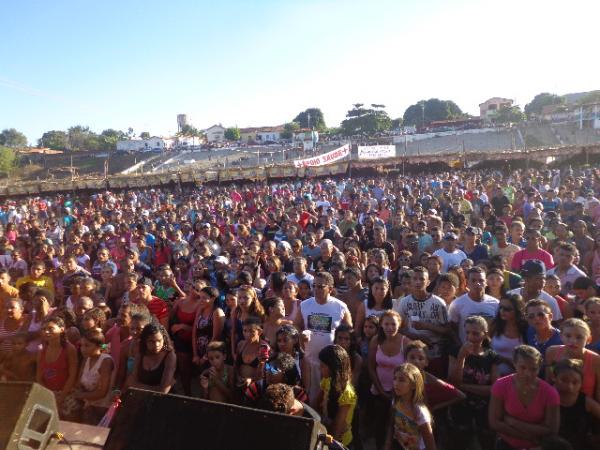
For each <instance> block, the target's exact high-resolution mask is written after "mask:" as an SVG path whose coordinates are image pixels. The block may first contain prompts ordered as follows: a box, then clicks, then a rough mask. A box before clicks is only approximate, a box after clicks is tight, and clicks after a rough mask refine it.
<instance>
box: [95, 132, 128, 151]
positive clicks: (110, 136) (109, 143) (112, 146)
mask: <svg viewBox="0 0 600 450" xmlns="http://www.w3.org/2000/svg"><path fill="white" fill-rule="evenodd" d="M126 137H127V135H126V134H125V133H123V132H122V131H120V130H114V129H112V128H108V129H107V130H104V131H103V132H102V133H100V136H99V137H98V140H99V145H100V147H101V148H102V150H105V151H115V150H116V149H117V142H118V141H123V140H125V138H126ZM90 140H91V139H88V143H90Z"/></svg>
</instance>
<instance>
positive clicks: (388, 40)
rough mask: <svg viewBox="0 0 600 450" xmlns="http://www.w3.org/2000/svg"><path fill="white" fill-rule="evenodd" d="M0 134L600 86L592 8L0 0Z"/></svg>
mask: <svg viewBox="0 0 600 450" xmlns="http://www.w3.org/2000/svg"><path fill="white" fill-rule="evenodd" d="M0 17H2V21H1V23H2V25H1V26H0V129H3V128H8V127H14V128H17V129H19V130H21V131H23V132H24V133H25V134H26V135H27V137H28V138H29V141H30V142H32V143H34V142H36V141H37V139H38V138H39V137H40V136H41V135H42V133H43V132H44V131H46V130H52V129H66V128H68V127H69V126H71V125H76V124H82V125H88V126H90V127H91V128H92V129H93V130H95V131H98V132H100V131H102V130H103V129H105V128H118V129H124V130H126V129H127V128H128V127H133V128H134V130H135V131H136V132H138V133H139V132H141V131H150V132H151V133H152V134H158V135H166V134H169V133H172V132H174V131H175V130H176V115H177V114H178V113H187V114H188V115H189V117H190V118H191V120H192V122H193V124H194V125H195V126H197V127H198V128H206V127H208V126H210V125H212V124H214V123H222V124H223V125H225V126H232V125H238V126H240V127H245V126H261V125H276V124H281V123H284V122H287V121H290V120H291V119H293V117H294V116H295V115H296V114H297V113H298V112H299V111H301V110H304V109H305V108H308V107H320V108H321V109H322V110H323V112H324V114H325V119H326V121H327V124H328V125H337V124H338V123H339V122H340V121H341V120H342V119H343V118H344V115H345V113H346V111H347V110H348V109H349V108H350V107H351V104H352V103H355V102H364V103H383V104H385V105H386V106H387V110H388V113H389V114H390V116H392V117H398V116H401V115H402V114H403V112H404V110H405V109H406V107H408V106H409V105H410V104H412V103H414V102H416V101H418V100H420V99H422V98H430V97H438V98H443V99H451V100H454V101H456V102H457V103H458V105H459V106H460V107H461V108H462V109H463V110H464V111H467V112H470V113H475V114H476V113H478V106H477V105H478V104H479V103H481V102H482V101H484V100H486V99H487V98H489V97H493V96H502V97H509V98H513V99H515V100H516V102H517V103H518V104H520V105H521V106H523V105H524V104H525V103H527V102H528V101H530V100H531V98H532V97H533V96H534V95H535V94H537V93H539V92H543V91H550V92H556V93H559V94H563V93H567V92H578V91H584V90H592V89H600V76H599V71H600V58H598V57H597V54H598V52H599V51H600V39H599V38H598V29H597V18H598V17H600V2H597V1H595V0H571V1H570V2H564V1H554V0H546V1H539V0H504V1H503V2H498V1H488V0H481V1H474V0H453V1H438V0H421V1H409V0H395V1H387V0H371V1H353V0H345V1H344V0H322V1H317V0H303V1H286V0H279V1H271V0H263V1H260V0H257V1H239V0H238V1H231V0H230V1H226V2H220V3H218V2H206V1H183V0H172V1H168V2H165V1H154V0H145V1H140V0H121V1H113V0H103V1H101V2H92V1H85V0H79V1H75V0H73V1H64V0H53V1H47V0H24V1H19V2H14V1H4V2H1V3H0Z"/></svg>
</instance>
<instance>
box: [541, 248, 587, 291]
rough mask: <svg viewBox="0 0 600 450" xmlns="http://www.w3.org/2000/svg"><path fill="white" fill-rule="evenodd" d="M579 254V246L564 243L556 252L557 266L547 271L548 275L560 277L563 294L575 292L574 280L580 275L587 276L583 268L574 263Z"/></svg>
mask: <svg viewBox="0 0 600 450" xmlns="http://www.w3.org/2000/svg"><path fill="white" fill-rule="evenodd" d="M575 256H577V247H575V246H574V245H573V244H569V243H564V244H561V245H559V246H558V251H557V252H556V259H555V261H554V262H555V263H556V266H554V268H552V269H550V270H549V271H548V272H547V275H556V276H557V277H558V278H560V285H561V286H562V287H561V292H560V293H561V294H562V295H567V294H572V293H573V282H574V281H575V280H576V279H577V278H579V277H585V276H587V275H586V274H585V272H584V271H583V270H581V269H580V268H579V267H577V266H576V265H575V264H573V261H575Z"/></svg>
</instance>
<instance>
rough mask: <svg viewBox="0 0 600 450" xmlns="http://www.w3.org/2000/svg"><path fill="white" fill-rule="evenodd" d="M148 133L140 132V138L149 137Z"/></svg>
mask: <svg viewBox="0 0 600 450" xmlns="http://www.w3.org/2000/svg"><path fill="white" fill-rule="evenodd" d="M150 137H151V136H150V133H148V132H147V131H142V132H141V133H140V139H150Z"/></svg>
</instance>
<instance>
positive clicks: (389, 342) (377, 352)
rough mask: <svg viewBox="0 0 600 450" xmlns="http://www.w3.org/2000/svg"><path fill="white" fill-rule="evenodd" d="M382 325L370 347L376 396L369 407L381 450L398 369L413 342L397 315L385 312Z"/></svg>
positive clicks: (372, 388) (373, 388)
mask: <svg viewBox="0 0 600 450" xmlns="http://www.w3.org/2000/svg"><path fill="white" fill-rule="evenodd" d="M379 323H380V327H379V334H378V335H377V336H374V337H373V339H372V340H371V343H370V345H369V366H368V367H369V375H370V376H371V381H372V382H373V385H372V387H371V393H372V394H373V396H372V397H371V402H370V403H371V404H370V405H369V407H368V410H369V411H368V417H369V418H371V420H372V422H373V424H374V427H375V442H376V444H377V448H382V447H383V445H384V443H385V438H386V432H387V425H388V422H389V412H390V402H391V399H392V389H393V386H394V369H395V368H396V367H398V366H399V365H400V364H402V363H404V361H405V360H404V348H405V347H406V345H408V344H409V343H410V339H408V338H407V337H406V336H404V335H402V334H400V325H401V324H402V318H401V317H400V314H398V313H397V312H396V311H393V310H389V311H385V312H384V313H383V314H382V315H381V317H380V322H379Z"/></svg>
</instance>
